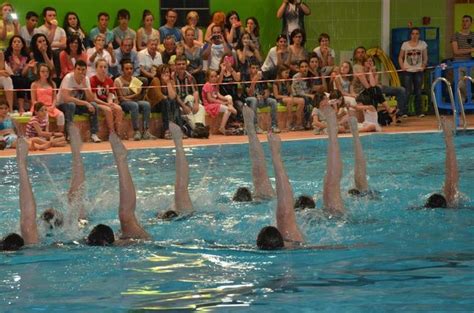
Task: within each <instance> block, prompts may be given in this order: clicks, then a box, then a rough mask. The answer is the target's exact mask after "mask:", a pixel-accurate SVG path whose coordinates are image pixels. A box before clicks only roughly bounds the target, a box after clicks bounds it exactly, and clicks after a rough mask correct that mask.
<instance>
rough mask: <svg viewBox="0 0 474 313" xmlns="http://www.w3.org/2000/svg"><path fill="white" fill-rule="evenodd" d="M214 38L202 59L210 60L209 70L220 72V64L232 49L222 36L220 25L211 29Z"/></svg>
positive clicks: (204, 51) (205, 49) (207, 46)
mask: <svg viewBox="0 0 474 313" xmlns="http://www.w3.org/2000/svg"><path fill="white" fill-rule="evenodd" d="M211 31H212V37H211V38H210V40H211V42H210V43H208V44H207V45H206V46H205V48H204V50H203V52H202V58H203V59H204V60H208V68H209V69H211V70H214V71H216V72H217V71H219V64H220V62H221V59H222V57H223V56H224V55H227V54H229V53H231V50H230V47H229V45H228V44H227V42H226V41H225V39H224V36H223V35H222V28H221V26H219V25H215V26H213V27H212V29H211Z"/></svg>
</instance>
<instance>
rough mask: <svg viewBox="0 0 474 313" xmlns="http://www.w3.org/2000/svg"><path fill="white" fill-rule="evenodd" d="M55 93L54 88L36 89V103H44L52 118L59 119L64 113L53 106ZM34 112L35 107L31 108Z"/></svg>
mask: <svg viewBox="0 0 474 313" xmlns="http://www.w3.org/2000/svg"><path fill="white" fill-rule="evenodd" d="M54 97H55V93H54V90H53V87H51V86H48V87H46V88H37V89H36V101H37V102H43V103H44V105H45V106H46V107H47V108H48V115H49V116H50V117H53V118H55V117H57V116H58V115H60V114H62V112H61V111H60V110H59V109H58V108H56V106H54V105H53V103H54ZM33 110H34V105H32V106H31V112H33Z"/></svg>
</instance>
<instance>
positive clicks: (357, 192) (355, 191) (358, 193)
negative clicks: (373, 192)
mask: <svg viewBox="0 0 474 313" xmlns="http://www.w3.org/2000/svg"><path fill="white" fill-rule="evenodd" d="M348 193H349V194H350V195H351V196H358V195H360V191H359V190H357V189H355V188H352V189H349V191H348Z"/></svg>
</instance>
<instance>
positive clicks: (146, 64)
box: [138, 49, 163, 72]
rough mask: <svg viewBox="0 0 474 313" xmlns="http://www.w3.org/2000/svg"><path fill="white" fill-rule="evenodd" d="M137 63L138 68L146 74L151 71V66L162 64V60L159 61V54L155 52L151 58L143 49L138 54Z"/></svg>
mask: <svg viewBox="0 0 474 313" xmlns="http://www.w3.org/2000/svg"><path fill="white" fill-rule="evenodd" d="M138 63H139V64H140V66H143V69H144V70H145V71H147V72H149V71H151V68H152V66H153V65H155V66H159V65H161V64H163V60H162V59H161V54H160V53H159V52H158V51H156V53H155V57H154V58H153V57H152V56H151V55H150V53H148V49H143V50H141V51H140V52H138Z"/></svg>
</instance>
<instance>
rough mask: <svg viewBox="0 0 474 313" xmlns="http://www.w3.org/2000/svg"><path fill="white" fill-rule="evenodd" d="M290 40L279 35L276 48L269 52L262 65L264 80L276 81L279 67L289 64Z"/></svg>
mask: <svg viewBox="0 0 474 313" xmlns="http://www.w3.org/2000/svg"><path fill="white" fill-rule="evenodd" d="M289 55H290V53H289V51H288V40H287V39H286V36H285V35H278V37H277V39H276V46H275V47H272V48H271V49H270V51H268V54H267V57H266V59H265V62H263V65H262V72H263V79H275V78H276V76H277V71H278V66H280V65H282V64H287V63H288V57H289Z"/></svg>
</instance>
